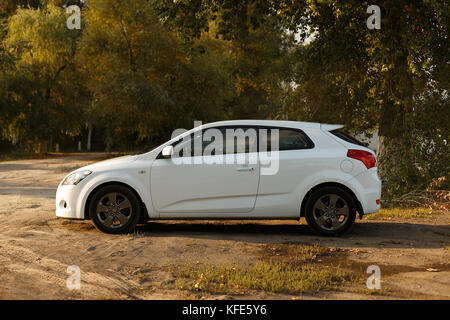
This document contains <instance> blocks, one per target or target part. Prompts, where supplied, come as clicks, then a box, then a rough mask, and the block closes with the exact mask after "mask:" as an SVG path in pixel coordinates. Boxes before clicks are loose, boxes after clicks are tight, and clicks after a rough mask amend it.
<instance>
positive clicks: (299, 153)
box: [256, 127, 320, 217]
mask: <svg viewBox="0 0 450 320" xmlns="http://www.w3.org/2000/svg"><path fill="white" fill-rule="evenodd" d="M274 131H275V132H274ZM274 134H275V135H274ZM274 142H276V143H274ZM259 144H260V158H261V159H260V172H261V175H260V181H259V188H258V198H257V203H256V207H257V208H256V210H258V211H259V215H261V216H271V217H273V216H280V217H289V216H297V215H298V213H299V211H298V210H297V209H296V207H297V205H299V204H300V200H299V199H298V194H296V193H295V191H296V190H297V188H298V186H299V185H301V183H302V182H303V181H305V180H306V179H307V178H308V176H309V175H310V174H313V173H314V172H316V171H317V168H316V167H317V166H318V165H320V162H318V161H317V160H318V159H316V157H315V155H314V154H315V152H314V149H313V148H314V143H313V142H312V141H311V140H310V139H309V137H308V136H307V135H306V134H305V133H304V132H303V131H302V130H299V129H293V128H277V127H267V128H261V129H260V135H259ZM263 149H264V150H263ZM266 150H272V152H271V153H272V155H271V156H272V159H271V166H272V170H267V169H268V168H267V166H266V162H267V161H266V160H265V159H264V158H266V157H267V156H264V154H265V151H266ZM276 150H278V153H277V154H276V155H274V154H273V153H274V151H276ZM274 169H275V170H274ZM265 172H267V173H265Z"/></svg>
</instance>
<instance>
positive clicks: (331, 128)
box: [320, 123, 344, 131]
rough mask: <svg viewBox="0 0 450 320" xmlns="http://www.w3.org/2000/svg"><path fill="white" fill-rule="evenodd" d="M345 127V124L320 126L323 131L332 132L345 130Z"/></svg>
mask: <svg viewBox="0 0 450 320" xmlns="http://www.w3.org/2000/svg"><path fill="white" fill-rule="evenodd" d="M343 127H344V125H343V124H322V123H321V124H320V129H322V130H323V131H332V130H336V129H341V128H343Z"/></svg>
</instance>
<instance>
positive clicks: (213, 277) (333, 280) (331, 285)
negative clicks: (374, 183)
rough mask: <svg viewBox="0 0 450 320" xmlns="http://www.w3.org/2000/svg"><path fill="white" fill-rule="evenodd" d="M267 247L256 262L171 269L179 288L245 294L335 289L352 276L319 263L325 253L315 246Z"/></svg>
mask: <svg viewBox="0 0 450 320" xmlns="http://www.w3.org/2000/svg"><path fill="white" fill-rule="evenodd" d="M281 248H282V249H280V248H279V247H274V246H272V247H271V246H268V247H267V248H266V250H269V252H270V251H272V255H270V256H269V257H268V258H265V259H263V260H261V261H258V262H256V263H255V264H245V265H240V266H239V265H219V266H213V265H210V264H207V265H201V266H198V265H193V264H187V265H184V266H178V267H177V268H175V269H174V270H173V272H174V274H175V276H176V281H175V284H174V286H175V287H176V288H178V289H184V290H190V291H200V292H203V293H208V294H246V293H247V292H248V291H249V290H260V291H265V292H271V293H287V294H299V293H304V292H318V291H321V290H336V289H337V287H338V286H339V285H340V284H343V283H345V282H350V281H353V280H354V279H353V276H352V275H351V274H349V273H347V272H345V271H343V270H342V269H340V268H339V267H333V266H327V265H324V264H320V263H318V262H317V261H318V260H317V257H318V256H320V255H322V254H328V253H329V250H328V249H327V248H323V247H320V246H318V245H314V246H308V245H288V246H282V247H281Z"/></svg>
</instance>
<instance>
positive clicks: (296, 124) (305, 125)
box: [202, 120, 343, 131]
mask: <svg viewBox="0 0 450 320" xmlns="http://www.w3.org/2000/svg"><path fill="white" fill-rule="evenodd" d="M231 125H241V126H270V127H287V128H299V129H320V128H321V129H323V130H327V131H329V130H333V129H338V128H342V127H343V126H342V125H334V124H321V123H317V122H303V121H287V120H227V121H217V122H211V123H206V124H204V125H202V127H203V128H208V127H214V126H231Z"/></svg>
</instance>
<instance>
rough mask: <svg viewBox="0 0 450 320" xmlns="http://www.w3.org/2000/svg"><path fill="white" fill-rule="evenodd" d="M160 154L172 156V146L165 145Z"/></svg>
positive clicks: (165, 156) (167, 156)
mask: <svg viewBox="0 0 450 320" xmlns="http://www.w3.org/2000/svg"><path fill="white" fill-rule="evenodd" d="M162 156H163V157H164V158H166V159H167V158H171V157H172V156H173V146H165V147H164V149H163V150H162Z"/></svg>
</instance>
